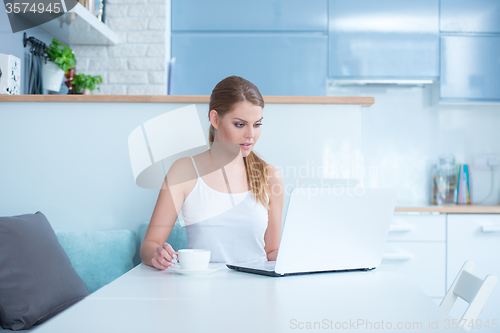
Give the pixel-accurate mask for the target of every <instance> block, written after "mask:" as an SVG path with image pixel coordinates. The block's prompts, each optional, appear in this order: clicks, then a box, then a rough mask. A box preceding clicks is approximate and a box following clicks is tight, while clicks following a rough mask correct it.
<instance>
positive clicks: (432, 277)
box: [380, 242, 446, 297]
mask: <svg viewBox="0 0 500 333" xmlns="http://www.w3.org/2000/svg"><path fill="white" fill-rule="evenodd" d="M445 261H446V244H445V243H437V242H421V243H410V242H391V243H386V248H385V250H384V256H383V259H382V263H381V265H380V267H384V268H387V269H391V270H392V269H394V270H398V271H401V272H403V273H405V274H406V275H407V276H408V277H409V278H410V279H412V280H413V282H415V283H416V284H417V285H418V286H419V287H420V289H422V291H423V292H424V293H425V294H427V296H429V297H444V295H445V292H446V290H445V289H446V278H445V272H446V266H445Z"/></svg>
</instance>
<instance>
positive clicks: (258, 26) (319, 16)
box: [172, 0, 327, 33]
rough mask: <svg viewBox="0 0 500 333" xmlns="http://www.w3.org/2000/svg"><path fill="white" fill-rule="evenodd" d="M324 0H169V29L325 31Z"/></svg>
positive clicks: (325, 3)
mask: <svg viewBox="0 0 500 333" xmlns="http://www.w3.org/2000/svg"><path fill="white" fill-rule="evenodd" d="M326 27H327V0H314V1H304V0H252V1H241V0H240V1H235V0H212V1H206V0H172V31H173V32H175V31H223V32H229V31H322V32H324V33H326V30H327V28H326Z"/></svg>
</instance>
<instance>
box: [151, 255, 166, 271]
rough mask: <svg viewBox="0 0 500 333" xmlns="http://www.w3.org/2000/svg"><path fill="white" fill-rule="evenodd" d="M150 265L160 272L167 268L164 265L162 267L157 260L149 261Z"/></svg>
mask: <svg viewBox="0 0 500 333" xmlns="http://www.w3.org/2000/svg"><path fill="white" fill-rule="evenodd" d="M151 263H152V264H153V266H154V267H155V268H156V269H160V270H164V269H167V268H168V266H165V265H162V264H161V263H160V262H159V261H158V259H156V258H154V257H153V259H151Z"/></svg>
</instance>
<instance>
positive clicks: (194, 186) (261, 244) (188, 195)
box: [140, 76, 283, 270]
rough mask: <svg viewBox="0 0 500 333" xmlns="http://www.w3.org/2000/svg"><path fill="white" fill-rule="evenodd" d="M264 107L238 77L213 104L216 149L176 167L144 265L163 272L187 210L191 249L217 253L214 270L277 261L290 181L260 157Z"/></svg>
mask: <svg viewBox="0 0 500 333" xmlns="http://www.w3.org/2000/svg"><path fill="white" fill-rule="evenodd" d="M263 107H264V99H263V98H262V95H261V94H260V92H259V90H258V89H257V87H256V86H255V85H254V84H252V83H251V82H249V81H247V80H245V79H243V78H241V77H238V76H230V77H228V78H225V79H224V80H222V81H221V82H219V83H218V84H217V85H216V87H215V88H214V90H213V91H212V95H211V96H210V105H209V114H208V116H209V120H210V123H211V125H210V132H209V143H210V149H209V150H207V151H206V152H203V153H201V154H199V155H195V156H193V157H191V158H189V157H186V158H181V159H178V160H177V161H175V163H174V164H172V166H171V168H170V169H169V171H168V173H167V176H166V177H165V182H164V186H163V187H162V190H160V194H159V196H158V201H157V203H156V206H155V209H154V211H153V215H152V217H151V221H150V224H149V226H148V230H147V232H146V235H145V237H144V240H143V243H142V245H141V251H140V253H141V259H142V261H143V262H144V263H145V264H146V265H149V266H153V267H155V268H157V269H160V270H163V269H166V268H168V267H170V266H171V265H173V264H174V262H175V259H174V258H176V252H175V251H174V249H173V248H172V246H170V244H168V243H165V242H166V240H167V239H168V236H169V235H170V232H171V231H172V228H173V226H174V223H175V220H176V218H177V215H178V214H179V210H180V209H179V207H182V215H183V217H184V221H185V223H186V230H187V233H188V248H202V249H207V250H211V252H212V253H211V262H246V261H254V260H263V261H265V260H269V261H274V260H276V256H277V254H278V246H279V242H280V235H281V212H282V209H283V181H282V179H281V175H280V173H279V171H278V170H277V169H276V168H275V167H273V166H272V165H270V164H268V163H266V162H264V161H263V160H262V159H260V158H259V157H257V155H256V154H255V153H254V152H253V151H252V149H253V147H254V146H255V144H256V143H257V140H258V139H259V136H260V133H261V125H262V118H263V117H262V109H263Z"/></svg>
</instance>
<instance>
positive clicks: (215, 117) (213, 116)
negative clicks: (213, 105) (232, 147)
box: [209, 110, 219, 129]
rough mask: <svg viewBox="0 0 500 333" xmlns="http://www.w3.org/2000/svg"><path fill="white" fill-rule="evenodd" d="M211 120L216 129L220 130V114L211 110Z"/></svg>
mask: <svg viewBox="0 0 500 333" xmlns="http://www.w3.org/2000/svg"><path fill="white" fill-rule="evenodd" d="M209 118H210V123H211V124H212V126H213V127H214V128H215V129H218V128H217V127H219V125H218V114H217V111H216V110H211V111H210V117H209Z"/></svg>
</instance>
